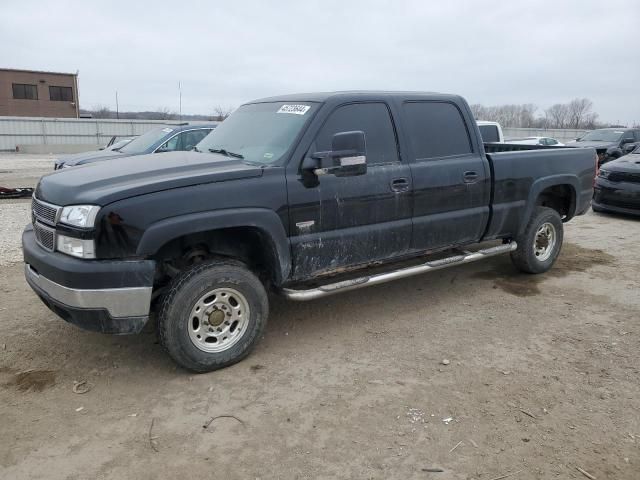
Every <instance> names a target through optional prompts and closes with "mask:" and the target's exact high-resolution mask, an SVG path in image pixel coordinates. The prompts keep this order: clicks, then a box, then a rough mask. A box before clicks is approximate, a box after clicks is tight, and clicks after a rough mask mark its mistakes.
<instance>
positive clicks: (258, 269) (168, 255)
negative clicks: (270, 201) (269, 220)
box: [153, 227, 282, 284]
mask: <svg viewBox="0 0 640 480" xmlns="http://www.w3.org/2000/svg"><path fill="white" fill-rule="evenodd" d="M215 257H224V258H233V259H236V260H239V261H241V262H243V263H244V264H246V265H247V266H248V267H249V269H250V270H252V271H253V272H254V273H256V274H257V275H258V276H259V277H260V279H261V280H262V281H263V282H264V283H276V284H279V283H280V282H281V281H282V279H281V271H280V262H279V260H278V255H277V251H276V247H275V245H274V244H273V241H272V239H271V238H270V237H269V236H268V235H267V234H266V233H265V232H264V231H263V230H261V229H259V228H256V227H233V228H222V229H219V230H213V231H208V232H198V233H191V234H187V235H183V236H181V237H178V238H175V239H173V240H171V241H169V242H167V243H166V244H164V245H163V246H162V247H161V248H160V249H159V250H158V251H157V253H156V254H155V255H153V258H154V259H155V260H156V262H157V263H158V270H159V271H158V274H159V276H160V277H162V276H169V277H172V276H175V274H176V273H178V272H180V271H182V270H184V269H186V268H189V267H190V266H192V265H194V264H197V263H200V262H202V261H204V260H209V259H211V258H215Z"/></svg>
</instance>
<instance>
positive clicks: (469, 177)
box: [463, 171, 478, 183]
mask: <svg viewBox="0 0 640 480" xmlns="http://www.w3.org/2000/svg"><path fill="white" fill-rule="evenodd" d="M463 179H464V183H476V181H477V180H478V174H477V173H476V172H474V171H468V172H464V176H463Z"/></svg>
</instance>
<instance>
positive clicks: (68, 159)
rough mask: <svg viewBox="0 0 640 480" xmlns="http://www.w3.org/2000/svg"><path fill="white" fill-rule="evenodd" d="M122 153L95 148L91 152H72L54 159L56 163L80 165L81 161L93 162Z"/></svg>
mask: <svg viewBox="0 0 640 480" xmlns="http://www.w3.org/2000/svg"><path fill="white" fill-rule="evenodd" d="M119 155H123V154H122V153H120V152H118V151H114V150H96V151H93V152H82V153H74V154H73V155H64V156H62V157H59V158H58V159H57V160H56V164H57V165H60V164H64V165H67V166H74V165H82V164H83V163H89V162H95V161H98V160H104V159H107V158H113V157H117V156H119Z"/></svg>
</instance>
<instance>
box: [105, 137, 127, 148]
mask: <svg viewBox="0 0 640 480" xmlns="http://www.w3.org/2000/svg"><path fill="white" fill-rule="evenodd" d="M131 140H133V138H125V139H122V140H118V141H117V142H115V143H114V144H112V145H111V146H110V147H109V150H120V149H121V148H122V147H124V146H125V145H126V144H127V143H130V142H131Z"/></svg>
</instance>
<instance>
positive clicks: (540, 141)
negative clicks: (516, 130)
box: [505, 137, 564, 147]
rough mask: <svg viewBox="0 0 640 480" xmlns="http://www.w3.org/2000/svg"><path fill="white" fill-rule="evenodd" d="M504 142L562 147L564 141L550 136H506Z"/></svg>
mask: <svg viewBox="0 0 640 480" xmlns="http://www.w3.org/2000/svg"><path fill="white" fill-rule="evenodd" d="M505 142H506V143H515V144H518V145H545V146H547V147H563V146H564V143H561V142H559V141H558V140H556V139H555V138H551V137H525V138H508V139H507V140H505Z"/></svg>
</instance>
